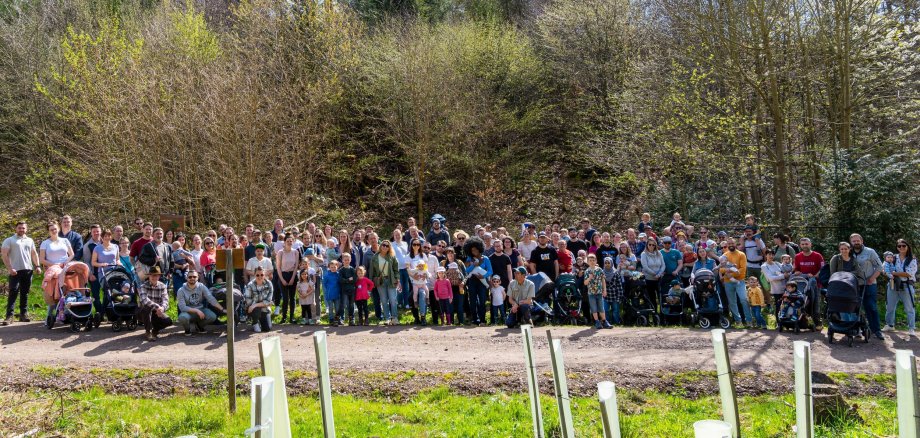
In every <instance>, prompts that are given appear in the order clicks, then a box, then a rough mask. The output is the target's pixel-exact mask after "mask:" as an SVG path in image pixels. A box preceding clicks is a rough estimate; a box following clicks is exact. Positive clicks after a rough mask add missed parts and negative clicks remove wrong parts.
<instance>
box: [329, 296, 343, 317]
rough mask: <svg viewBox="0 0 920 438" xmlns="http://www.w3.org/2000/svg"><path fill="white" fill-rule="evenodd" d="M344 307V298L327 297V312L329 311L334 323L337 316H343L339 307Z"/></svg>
mask: <svg viewBox="0 0 920 438" xmlns="http://www.w3.org/2000/svg"><path fill="white" fill-rule="evenodd" d="M340 308H342V298H341V297H339V298H334V299H329V298H326V312H329V322H330V323H332V322H333V321H335V320H336V318H341V317H342V315H341V313H340V311H339V309H340Z"/></svg>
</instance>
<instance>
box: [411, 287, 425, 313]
mask: <svg viewBox="0 0 920 438" xmlns="http://www.w3.org/2000/svg"><path fill="white" fill-rule="evenodd" d="M415 289H417V290H415ZM412 300H413V301H414V302H415V306H416V307H418V314H419V317H420V318H421V320H422V321H425V315H427V314H428V288H427V287H425V286H413V291H412Z"/></svg>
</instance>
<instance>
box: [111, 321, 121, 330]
mask: <svg viewBox="0 0 920 438" xmlns="http://www.w3.org/2000/svg"><path fill="white" fill-rule="evenodd" d="M121 328H122V322H121V320H120V319H116V320H115V322H113V323H112V331H113V332H115V333H118V332H120V331H121Z"/></svg>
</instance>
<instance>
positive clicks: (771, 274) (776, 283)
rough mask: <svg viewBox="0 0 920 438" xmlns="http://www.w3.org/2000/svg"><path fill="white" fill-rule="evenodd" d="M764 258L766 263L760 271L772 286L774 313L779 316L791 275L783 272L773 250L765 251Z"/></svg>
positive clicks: (761, 266)
mask: <svg viewBox="0 0 920 438" xmlns="http://www.w3.org/2000/svg"><path fill="white" fill-rule="evenodd" d="M763 256H764V259H766V261H764V262H763V263H762V264H761V265H760V271H761V272H762V273H763V276H764V277H766V278H767V281H768V282H769V284H770V294H771V295H772V296H773V307H774V309H773V311H774V313H775V314H776V315H777V316H778V315H779V303H780V302H781V300H782V298H783V293H784V292H785V288H786V283H787V282H788V281H789V274H791V273H790V272H783V270H782V268H781V267H780V264H779V263H776V254H775V253H774V252H773V250H772V249H768V250H766V251H764V252H763Z"/></svg>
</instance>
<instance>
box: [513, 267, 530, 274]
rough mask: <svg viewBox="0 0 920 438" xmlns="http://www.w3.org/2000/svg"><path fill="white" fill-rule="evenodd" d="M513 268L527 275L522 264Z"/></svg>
mask: <svg viewBox="0 0 920 438" xmlns="http://www.w3.org/2000/svg"><path fill="white" fill-rule="evenodd" d="M514 270H515V271H516V272H517V273H518V274H521V275H527V268H525V267H523V266H518V267H517V268H514Z"/></svg>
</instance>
